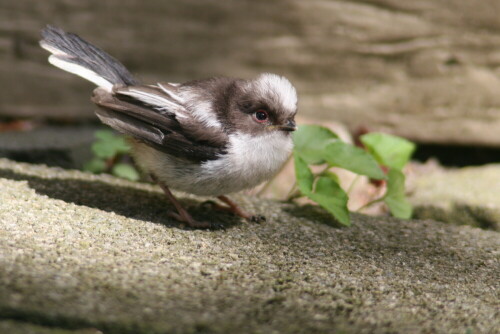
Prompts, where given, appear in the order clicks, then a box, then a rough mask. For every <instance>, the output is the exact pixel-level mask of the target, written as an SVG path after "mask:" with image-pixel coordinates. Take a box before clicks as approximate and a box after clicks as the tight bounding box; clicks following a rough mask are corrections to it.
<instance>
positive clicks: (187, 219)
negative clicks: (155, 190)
mask: <svg viewBox="0 0 500 334" xmlns="http://www.w3.org/2000/svg"><path fill="white" fill-rule="evenodd" d="M151 178H152V179H153V181H154V182H155V183H156V184H158V185H159V186H160V188H161V189H162V190H163V192H164V193H165V195H166V196H167V198H168V200H169V201H170V202H171V203H172V204H173V205H174V206H175V209H176V210H177V213H176V212H172V211H170V212H169V213H168V214H169V215H170V216H171V217H173V218H174V219H176V220H178V221H180V222H182V223H186V224H188V225H189V226H190V227H193V228H208V227H211V226H212V225H211V224H210V223H207V222H199V221H196V220H194V218H193V217H191V215H190V214H189V213H188V212H187V211H186V209H184V208H183V207H182V205H181V203H179V201H178V200H177V198H175V196H174V194H172V192H171V191H170V189H168V187H167V186H166V185H165V184H164V183H163V182H161V181H159V180H158V179H157V178H156V176H154V175H153V174H151Z"/></svg>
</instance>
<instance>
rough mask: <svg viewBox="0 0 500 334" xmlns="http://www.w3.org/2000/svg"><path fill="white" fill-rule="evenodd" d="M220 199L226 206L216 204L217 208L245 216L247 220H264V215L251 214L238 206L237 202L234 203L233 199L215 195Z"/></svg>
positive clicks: (258, 221)
mask: <svg viewBox="0 0 500 334" xmlns="http://www.w3.org/2000/svg"><path fill="white" fill-rule="evenodd" d="M217 198H218V199H220V200H221V201H222V202H224V203H226V204H227V205H228V207H223V206H220V205H219V206H218V208H219V209H222V210H224V211H229V212H232V213H234V214H235V215H237V216H240V217H242V218H245V219H246V220H248V221H254V222H257V223H260V222H264V221H266V217H264V216H260V215H251V214H249V213H248V212H246V211H245V210H243V209H242V208H240V207H239V205H238V204H236V203H235V202H234V201H232V200H231V199H230V198H228V197H227V196H224V195H221V196H218V197H217Z"/></svg>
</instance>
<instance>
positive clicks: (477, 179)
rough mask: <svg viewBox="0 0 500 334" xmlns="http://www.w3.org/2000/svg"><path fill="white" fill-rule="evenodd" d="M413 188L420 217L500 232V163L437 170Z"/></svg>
mask: <svg viewBox="0 0 500 334" xmlns="http://www.w3.org/2000/svg"><path fill="white" fill-rule="evenodd" d="M410 187H411V196H410V200H411V202H412V204H413V205H414V206H415V216H416V217H418V218H422V219H435V220H440V221H445V222H448V223H453V224H468V225H472V226H479V227H482V228H489V229H494V230H499V229H500V164H492V165H485V166H480V167H467V168H461V169H451V170H436V171H434V172H431V173H426V174H424V175H420V176H418V177H416V178H414V181H413V182H412V184H411V185H410Z"/></svg>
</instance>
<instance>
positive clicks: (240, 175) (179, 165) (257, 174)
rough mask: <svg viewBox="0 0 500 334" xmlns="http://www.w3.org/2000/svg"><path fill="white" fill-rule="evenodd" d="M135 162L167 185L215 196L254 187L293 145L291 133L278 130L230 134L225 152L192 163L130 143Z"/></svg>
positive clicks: (277, 165)
mask: <svg viewBox="0 0 500 334" xmlns="http://www.w3.org/2000/svg"><path fill="white" fill-rule="evenodd" d="M134 146H135V147H134V156H135V159H136V162H137V163H138V164H139V165H140V166H141V167H142V169H144V170H145V171H146V172H149V173H151V172H152V173H154V174H155V175H156V176H157V177H158V178H159V179H160V180H161V181H162V182H164V183H165V184H166V185H167V186H169V187H171V188H173V189H176V190H180V191H184V192H187V193H192V194H195V195H201V196H219V195H224V194H229V193H232V192H236V191H240V190H243V189H248V188H252V187H255V186H256V185H258V184H260V183H262V182H263V181H266V180H268V179H270V178H271V177H272V176H273V175H274V174H275V173H276V172H277V171H278V170H279V169H280V167H281V166H282V165H283V163H284V162H285V161H286V160H287V158H288V157H289V155H290V152H291V150H292V148H293V143H292V137H291V136H290V135H288V134H286V133H284V132H281V131H272V132H269V133H268V134H265V135H259V136H251V135H231V136H230V137H229V145H228V149H227V153H226V154H224V155H223V156H221V157H220V158H218V159H215V160H210V161H206V162H204V163H202V164H193V163H190V162H187V161H185V160H182V159H178V158H175V157H172V156H170V155H168V154H165V153H163V152H159V151H157V150H154V149H152V148H151V147H149V146H146V145H144V144H140V143H136V144H135V145H134Z"/></svg>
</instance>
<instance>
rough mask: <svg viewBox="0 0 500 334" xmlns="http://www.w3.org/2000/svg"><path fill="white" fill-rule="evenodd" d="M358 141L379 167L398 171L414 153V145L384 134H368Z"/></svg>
mask: <svg viewBox="0 0 500 334" xmlns="http://www.w3.org/2000/svg"><path fill="white" fill-rule="evenodd" d="M360 139H361V142H362V143H363V144H364V145H365V146H366V148H367V150H368V151H369V152H370V153H371V154H373V156H374V157H375V159H377V161H378V162H379V163H380V164H381V165H384V166H387V167H390V168H396V169H399V170H401V169H403V167H404V166H405V165H406V163H407V162H408V160H410V158H411V155H412V154H413V152H414V151H415V144H414V143H412V142H410V141H408V140H406V139H404V138H401V137H397V136H393V135H388V134H385V133H377V132H373V133H368V134H366V135H363V136H361V138H360Z"/></svg>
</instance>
